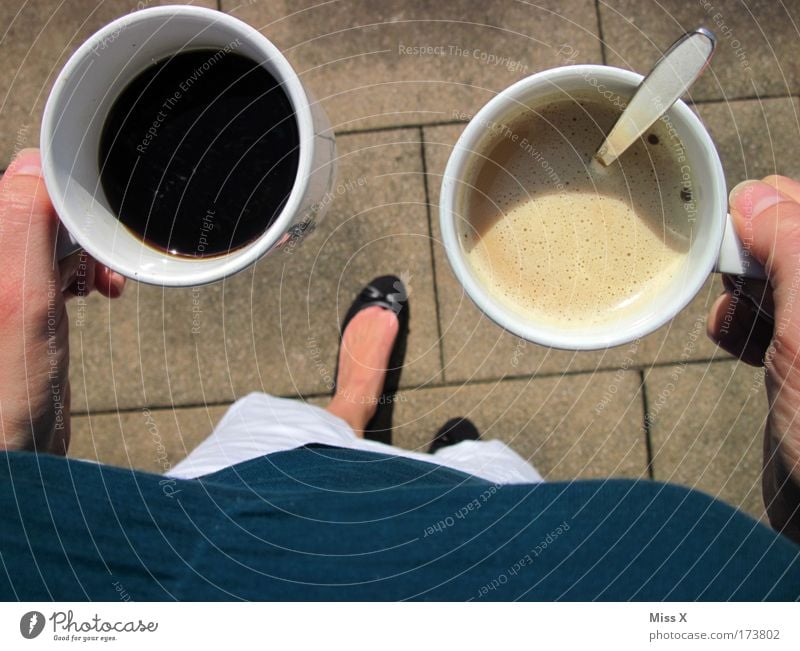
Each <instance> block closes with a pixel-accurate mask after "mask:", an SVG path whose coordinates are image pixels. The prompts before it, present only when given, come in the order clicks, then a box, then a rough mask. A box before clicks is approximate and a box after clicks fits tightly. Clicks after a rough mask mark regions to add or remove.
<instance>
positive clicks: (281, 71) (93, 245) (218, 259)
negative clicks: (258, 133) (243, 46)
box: [40, 5, 314, 287]
mask: <svg viewBox="0 0 800 651" xmlns="http://www.w3.org/2000/svg"><path fill="white" fill-rule="evenodd" d="M159 16H162V17H165V18H168V17H175V18H181V17H185V16H188V17H194V18H199V19H202V20H205V21H208V22H209V23H217V24H222V26H223V27H224V28H226V29H229V30H230V31H231V32H232V33H234V34H235V35H236V36H238V37H239V38H243V39H246V40H247V41H248V42H249V43H250V44H251V45H254V46H255V47H257V48H258V49H259V50H260V51H261V52H262V53H264V54H265V55H266V56H267V60H268V61H269V62H270V63H271V64H272V65H273V66H274V68H275V72H277V76H279V77H280V78H279V79H278V82H279V83H280V85H281V87H282V89H283V90H284V92H285V93H286V96H287V97H288V98H289V101H290V102H291V104H292V108H293V109H294V113H295V121H296V123H297V130H298V140H299V142H298V148H299V150H300V151H299V156H298V161H297V172H296V177H295V180H294V183H293V184H292V190H291V192H290V193H289V198H288V199H287V200H286V203H285V204H284V206H283V208H282V209H281V211H280V213H279V214H278V216H277V217H276V218H275V219H274V220H273V222H272V223H271V224H270V225H269V227H268V228H266V229H265V230H264V231H263V232H262V233H261V235H259V237H258V238H257V239H255V240H253V241H252V242H251V243H249V244H246V245H245V246H244V247H240V248H237V249H235V250H232V251H229V252H227V253H223V254H221V255H218V256H213V257H211V256H209V257H208V258H203V257H197V258H187V263H191V264H193V265H198V264H201V265H205V266H207V269H200V270H197V269H195V270H189V269H188V268H187V269H184V270H179V269H175V268H172V269H170V270H169V271H167V272H165V271H163V270H161V269H160V268H156V269H155V270H151V269H147V268H143V267H133V266H128V265H125V264H123V263H121V262H120V261H119V260H115V259H114V258H113V257H112V256H111V255H110V254H109V252H108V249H107V247H104V246H103V244H102V243H98V242H96V240H94V239H92V238H91V237H86V236H85V235H84V234H83V233H81V231H80V229H79V228H77V224H78V223H79V222H78V220H76V219H73V216H72V215H70V211H69V209H68V208H67V201H66V198H65V196H64V194H65V192H64V190H65V188H64V187H62V184H61V183H60V182H59V177H60V175H59V174H58V173H57V172H56V170H55V169H54V163H53V161H52V160H51V157H50V155H49V151H48V149H49V146H50V143H51V142H52V140H53V137H52V134H54V133H55V131H56V125H57V123H58V120H59V118H60V117H61V116H59V115H56V114H55V112H56V104H57V103H58V102H59V101H60V100H61V97H60V96H61V95H62V93H63V92H64V88H65V86H66V82H67V80H68V79H69V78H70V76H72V75H73V74H74V72H75V70H76V69H77V68H78V66H80V65H81V63H82V62H84V61H85V60H86V58H87V57H88V56H91V55H92V53H93V47H94V46H95V45H96V43H97V42H103V41H104V40H107V39H108V38H109V37H110V36H111V35H112V34H114V33H115V32H117V31H118V30H121V29H125V28H126V27H129V26H131V25H133V24H136V23H139V22H142V21H145V20H150V19H153V18H158V17H159ZM179 51H180V50H179V49H176V50H175V53H177V52H179ZM259 63H260V65H263V63H264V62H259ZM140 72H141V71H139V72H137V73H134V76H135V75H136V74H139V73H140ZM272 72H273V71H270V73H272ZM313 140H314V128H313V118H312V114H311V107H310V105H309V99H308V95H307V94H306V92H305V89H304V88H303V85H302V83H301V82H300V79H299V77H298V76H297V73H296V72H295V71H294V69H293V68H292V66H291V64H290V63H289V61H288V60H287V59H286V57H285V56H284V55H283V53H282V52H281V51H280V50H279V49H278V48H277V47H276V46H275V45H274V44H273V43H272V41H270V40H269V39H268V38H267V37H266V36H264V35H263V34H261V33H260V32H259V31H258V30H257V29H255V28H254V27H252V26H251V25H248V24H247V23H245V22H244V21H242V20H240V19H238V18H236V17H234V16H231V15H229V14H226V13H223V12H221V11H217V10H215V9H210V8H207V7H195V6H192V5H165V6H160V7H147V8H145V9H140V10H138V11H132V12H130V13H127V14H125V15H123V16H120V17H118V18H116V19H114V20H112V21H111V22H110V23H108V24H106V25H104V26H103V27H101V28H100V29H98V30H97V31H96V32H94V33H93V34H92V35H91V36H89V37H88V38H87V39H86V41H84V42H83V43H82V44H81V45H80V47H79V48H78V49H77V50H76V51H75V52H74V53H73V54H72V56H70V58H69V59H68V60H67V62H66V63H65V64H64V67H63V68H62V69H61V71H60V72H59V73H58V76H57V77H56V80H55V82H54V84H53V88H52V90H51V91H50V93H49V95H48V98H47V102H46V104H45V108H44V112H43V116H42V127H41V130H40V142H41V143H42V145H41V158H42V173H43V176H44V180H45V185H46V187H47V190H48V195H49V196H50V200H51V201H52V203H53V207H54V208H55V210H56V214H57V215H58V217H59V220H60V221H61V222H62V224H63V225H64V226H65V227H66V229H67V231H69V233H70V235H71V236H72V237H73V238H74V239H75V240H76V241H77V242H78V244H79V245H80V246H81V247H83V248H84V249H85V250H86V251H87V252H88V253H89V254H90V255H91V256H92V257H93V258H94V259H96V260H97V261H99V262H101V263H102V264H104V265H105V266H107V267H109V268H110V269H112V270H114V271H117V272H119V273H121V274H122V275H124V276H126V277H128V278H131V279H132V280H135V281H137V282H143V283H147V284H151V285H158V286H166V287H192V286H199V285H205V284H209V283H213V282H216V281H218V280H222V279H223V278H226V277H227V276H230V275H233V274H235V273H237V272H238V271H241V270H242V269H245V268H246V267H248V266H249V265H251V264H253V263H254V262H256V261H257V260H258V259H260V258H261V257H262V256H263V255H265V254H266V253H267V252H268V251H270V250H271V249H272V247H273V246H274V245H275V244H276V243H277V242H278V240H279V238H280V237H281V236H282V235H283V234H284V233H285V232H286V229H287V228H288V226H289V225H290V223H291V222H292V221H293V219H294V216H295V215H296V213H297V212H298V211H299V209H300V207H301V205H302V202H303V198H304V197H305V195H306V193H307V190H308V184H309V178H310V175H311V172H312V169H311V168H312V164H313V159H312V151H311V149H312V147H313ZM120 224H121V223H120ZM137 239H138V238H137ZM141 246H147V245H146V244H145V243H144V242H143V241H141ZM163 255H164V257H168V258H169V260H170V261H171V262H174V263H175V264H176V265H179V264H180V263H181V259H180V258H178V257H177V256H169V255H168V254H166V253H165V254H163ZM187 266H188V265H187Z"/></svg>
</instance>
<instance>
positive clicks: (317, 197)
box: [41, 5, 336, 287]
mask: <svg viewBox="0 0 800 651" xmlns="http://www.w3.org/2000/svg"><path fill="white" fill-rule="evenodd" d="M232 46H233V47H235V51H236V52H238V53H239V54H241V55H243V56H246V57H248V58H250V59H252V60H253V61H255V62H257V63H259V64H260V65H262V66H263V67H264V68H266V69H267V70H268V71H269V72H270V73H271V74H272V76H273V77H275V79H277V80H278V82H279V83H280V84H281V85H282V88H283V90H284V92H285V93H286V95H287V96H288V98H289V101H290V102H291V104H292V107H293V109H294V112H295V119H296V121H297V129H298V134H299V139H300V153H299V161H298V170H297V176H296V179H295V183H294V186H293V188H292V190H291V193H290V195H289V199H288V200H287V202H286V204H285V206H284V208H283V210H282V211H281V212H280V214H279V215H278V217H277V218H276V219H275V220H274V221H273V223H272V224H271V225H270V226H269V228H265V230H264V233H263V234H262V235H261V236H260V237H259V238H258V239H256V240H255V241H253V242H251V243H250V244H248V245H246V246H244V247H242V248H239V249H236V250H233V251H230V252H229V253H227V254H224V255H220V256H216V257H208V258H202V257H198V258H188V257H178V256H173V255H170V254H168V253H165V252H161V251H158V250H156V249H154V248H152V247H150V246H148V245H146V244H145V243H144V242H143V241H142V240H141V239H140V238H139V237H137V236H136V235H135V234H134V233H132V232H131V231H129V230H128V229H127V228H126V227H125V226H123V225H122V224H121V223H120V222H119V221H118V220H117V218H116V216H115V214H114V213H113V211H112V210H111V208H110V207H109V203H108V201H107V199H106V197H105V194H104V193H103V189H102V186H101V184H100V169H99V154H98V151H99V142H100V135H101V132H102V129H103V125H104V123H105V120H106V116H107V115H108V112H109V110H110V108H111V106H112V105H113V104H114V101H115V100H116V99H117V97H118V96H119V95H120V93H121V92H122V91H123V90H124V89H125V87H126V86H127V85H128V84H129V83H130V82H131V81H132V80H133V79H134V78H135V77H136V76H137V75H139V74H140V73H141V72H143V71H144V70H145V69H146V68H148V67H149V66H151V65H152V64H153V63H154V62H156V61H159V60H161V59H164V58H165V57H168V56H170V55H173V54H175V53H177V52H184V51H190V50H197V49H225V48H228V49H231V47H232ZM41 147H42V166H43V173H44V179H45V183H46V185H47V190H48V193H49V194H50V197H51V199H52V201H53V205H54V206H55V209H56V212H57V213H58V216H59V218H60V220H61V222H62V224H63V225H64V226H65V227H66V231H67V232H66V233H65V231H64V229H60V233H59V243H58V251H57V255H58V257H59V259H60V258H63V257H64V256H65V255H68V254H69V253H70V252H71V251H74V250H75V249H76V248H79V247H83V248H84V249H86V251H87V252H88V253H89V254H90V255H92V256H93V257H94V258H95V259H97V260H98V261H100V262H102V263H103V264H104V265H106V266H108V267H110V268H111V269H113V270H115V271H118V272H119V273H121V274H123V275H125V276H127V277H129V278H132V279H134V280H138V281H142V282H146V283H152V284H156V285H164V286H178V287H180V286H194V285H201V284H204V283H210V282H213V281H215V280H219V279H221V278H224V277H226V276H229V275H231V274H234V273H236V272H238V271H240V270H242V269H244V268H245V267H247V266H248V265H250V264H251V263H253V262H255V261H256V260H258V259H259V258H260V257H261V256H263V255H264V254H266V253H268V252H269V251H271V250H273V249H275V248H276V247H279V246H285V245H286V244H288V243H294V242H296V241H297V240H299V239H300V238H301V237H303V235H304V234H306V233H308V232H309V231H310V230H312V229H313V226H314V224H315V223H316V221H317V220H319V219H320V218H321V216H322V214H323V212H324V210H325V208H326V207H327V205H328V203H329V201H326V200H325V197H326V196H327V195H328V194H329V193H330V191H331V188H332V186H333V183H334V175H335V169H334V164H335V159H336V149H335V143H334V138H333V134H332V132H331V130H330V125H329V123H328V120H327V118H326V116H325V114H324V112H323V111H322V109H321V108H320V106H319V105H318V104H317V103H316V102H315V101H314V100H313V98H312V97H311V96H310V94H309V93H308V91H307V90H306V89H305V88H304V87H303V85H302V83H301V82H300V79H299V78H298V76H297V74H296V73H295V72H294V70H293V69H292V67H291V65H290V64H289V62H288V61H287V60H286V59H285V57H284V56H283V55H282V54H281V53H280V51H279V50H278V49H277V48H276V47H275V46H274V45H273V44H272V43H271V42H270V41H269V40H267V39H266V38H265V37H264V36H263V35H261V34H260V33H259V32H258V31H257V30H255V29H254V28H252V27H250V26H249V25H247V24H246V23H244V22H242V21H240V20H238V19H237V18H234V17H232V16H229V15H227V14H224V13H221V12H219V11H214V10H212V9H204V8H200V7H191V6H185V5H179V6H164V7H155V8H151V9H143V10H141V11H135V12H132V13H129V14H127V15H125V16H123V17H121V18H119V19H117V20H115V21H113V22H112V23H110V24H109V25H106V26H105V27H104V28H102V29H101V30H100V31H98V32H97V33H96V34H94V36H92V37H91V38H90V39H89V40H88V41H86V42H85V43H84V44H83V45H82V46H81V47H80V48H79V49H78V50H77V51H76V52H75V54H73V55H72V57H71V58H70V59H69V61H68V62H67V64H66V65H65V66H64V69H63V70H62V71H61V73H60V74H59V76H58V78H57V79H56V81H55V85H54V86H53V90H52V92H51V93H50V96H49V98H48V100H47V105H46V106H45V110H44V117H43V121H42V132H41Z"/></svg>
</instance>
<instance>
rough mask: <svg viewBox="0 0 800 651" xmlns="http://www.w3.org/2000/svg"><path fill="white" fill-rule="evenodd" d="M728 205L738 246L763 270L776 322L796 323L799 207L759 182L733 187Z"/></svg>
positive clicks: (799, 318) (799, 274)
mask: <svg viewBox="0 0 800 651" xmlns="http://www.w3.org/2000/svg"><path fill="white" fill-rule="evenodd" d="M730 203H731V217H732V218H733V223H734V227H735V228H736V231H737V233H738V235H739V237H740V238H741V239H742V243H743V244H744V246H745V247H746V248H747V249H748V250H749V251H750V252H751V253H752V255H753V256H754V257H755V258H756V260H758V261H759V262H761V263H762V264H763V265H764V268H765V269H766V272H767V276H768V278H769V281H770V284H771V285H772V289H773V298H774V301H775V317H776V320H779V319H787V320H788V321H789V322H791V323H800V300H795V295H796V294H797V292H798V289H799V288H800V204H798V203H797V202H796V201H794V200H793V199H791V197H789V196H788V195H786V194H783V193H782V192H780V191H778V190H776V189H775V188H774V187H773V186H771V185H768V184H767V183H763V182H761V181H745V182H744V183H740V184H739V185H737V186H736V187H735V188H734V189H733V190H732V191H731V197H730Z"/></svg>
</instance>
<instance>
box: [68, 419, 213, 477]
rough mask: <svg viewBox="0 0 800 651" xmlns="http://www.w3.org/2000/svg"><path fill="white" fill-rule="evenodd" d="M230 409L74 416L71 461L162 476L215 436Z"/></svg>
mask: <svg viewBox="0 0 800 651" xmlns="http://www.w3.org/2000/svg"><path fill="white" fill-rule="evenodd" d="M226 409H227V407H209V408H205V407H198V408H194V409H174V410H173V409H154V410H149V409H138V410H136V411H127V412H122V413H119V414H97V415H91V416H73V417H72V443H71V444H70V449H69V456H70V457H72V458H75V459H88V460H90V461H97V462H98V463H106V464H109V465H112V466H121V467H123V468H134V469H136V470H145V471H148V472H155V473H159V474H163V473H165V472H167V471H168V470H169V469H170V468H172V467H173V466H175V465H176V464H177V463H178V462H179V461H180V460H181V459H183V458H184V457H185V456H186V455H187V454H188V453H189V452H190V451H191V450H192V449H194V448H195V447H196V446H197V445H198V444H199V443H200V442H201V441H202V440H203V439H205V437H206V436H208V435H209V434H210V433H211V430H212V429H213V428H214V426H215V425H216V424H217V422H219V420H220V419H221V418H222V416H223V414H224V413H225V410H226Z"/></svg>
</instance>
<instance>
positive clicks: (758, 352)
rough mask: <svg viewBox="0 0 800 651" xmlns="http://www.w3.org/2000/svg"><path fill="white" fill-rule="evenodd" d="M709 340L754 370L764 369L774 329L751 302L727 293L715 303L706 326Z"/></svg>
mask: <svg viewBox="0 0 800 651" xmlns="http://www.w3.org/2000/svg"><path fill="white" fill-rule="evenodd" d="M706 328H707V333H708V336H709V337H710V338H711V340H712V341H714V342H715V343H716V344H717V345H718V346H719V347H720V348H722V349H723V350H725V351H727V352H729V353H730V354H731V355H733V356H734V357H738V358H739V359H740V360H742V361H743V362H745V363H746V364H750V365H751V366H763V365H764V355H765V354H766V352H767V349H768V348H769V345H770V340H771V339H772V331H773V326H772V324H771V323H769V322H767V321H765V320H764V319H762V318H761V317H760V316H759V315H758V312H757V311H756V310H755V309H754V308H753V307H752V306H751V305H750V304H749V302H748V301H746V300H742V299H741V298H739V297H737V296H734V295H733V294H732V293H731V292H728V291H726V292H724V293H723V294H722V295H721V296H719V297H718V298H717V300H716V301H714V304H713V305H712V306H711V309H710V310H709V314H708V320H707V322H706Z"/></svg>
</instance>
